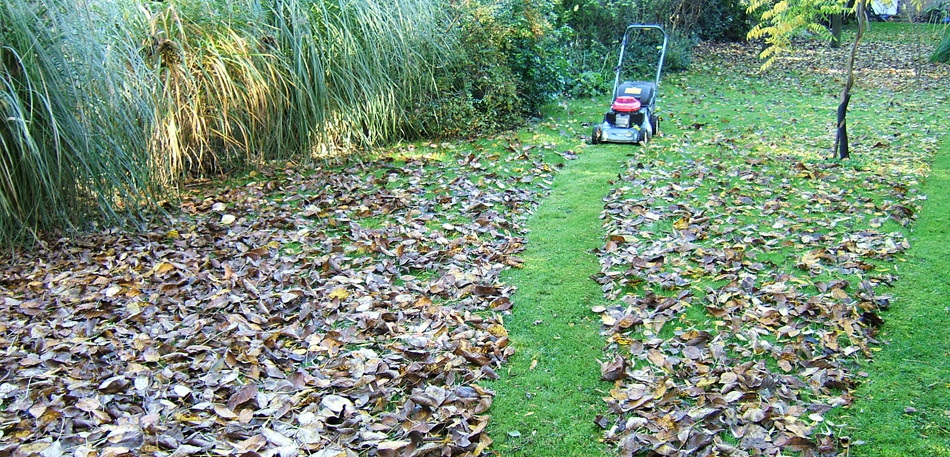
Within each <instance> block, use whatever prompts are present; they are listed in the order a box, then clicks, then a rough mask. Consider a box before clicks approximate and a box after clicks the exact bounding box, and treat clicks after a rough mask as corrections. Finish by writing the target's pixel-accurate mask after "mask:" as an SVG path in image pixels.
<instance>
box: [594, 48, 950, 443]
mask: <svg viewBox="0 0 950 457" xmlns="http://www.w3.org/2000/svg"><path fill="white" fill-rule="evenodd" d="M882 46H885V45H884V44H881V43H875V44H874V49H877V50H878V51H882V50H881V49H878V48H880V47H882ZM830 52H831V51H829V52H825V51H822V50H819V49H811V50H809V52H808V53H807V54H808V56H806V57H805V58H799V59H796V60H794V61H791V63H790V67H791V69H790V70H789V69H786V70H787V71H785V72H777V73H770V74H766V75H760V74H759V75H757V74H754V73H755V72H749V74H747V75H737V74H735V72H728V76H729V78H724V79H717V78H714V76H715V75H716V74H717V73H722V70H721V68H723V63H724V62H731V65H742V66H743V68H754V67H755V66H756V64H755V62H756V60H755V55H754V51H753V50H752V49H751V47H749V46H746V47H743V46H716V47H715V48H711V49H708V50H706V52H705V55H704V57H703V58H701V59H700V61H699V62H698V66H700V67H702V68H703V70H702V71H703V72H704V73H706V74H707V76H708V78H707V80H708V81H713V83H712V84H711V85H709V86H708V87H706V86H697V81H696V80H695V79H692V78H689V77H685V78H676V77H673V78H671V79H672V81H671V83H672V84H675V85H678V86H679V88H680V90H679V91H678V93H675V94H674V95H672V96H671V98H672V99H674V100H673V102H672V103H670V98H668V99H667V103H669V104H671V105H673V104H678V105H679V106H680V109H681V110H684V112H682V113H675V112H674V113H671V114H670V115H669V116H670V117H671V118H672V119H671V121H672V123H673V124H676V125H677V126H678V128H679V129H680V130H681V131H682V135H681V136H678V137H675V138H671V139H669V140H665V141H664V142H666V143H668V145H665V146H663V145H660V144H659V142H657V143H654V144H651V145H650V146H648V147H647V148H645V149H643V150H641V153H639V154H637V157H636V158H634V159H632V160H631V161H630V162H629V166H628V169H627V170H626V171H625V172H624V173H622V174H621V176H620V179H619V180H618V181H617V183H616V185H615V188H614V189H613V191H612V193H611V194H610V195H609V196H607V198H605V210H604V212H603V217H604V219H605V222H604V224H605V227H606V229H607V232H608V235H607V237H606V239H605V243H604V246H603V247H602V248H601V249H600V250H599V252H598V254H599V256H600V260H601V266H602V271H601V273H600V274H598V275H596V276H595V277H594V279H595V280H596V281H597V282H598V283H600V284H601V286H602V289H603V291H604V294H605V296H606V297H607V298H608V299H609V300H611V304H610V305H609V306H606V307H597V309H592V312H594V313H596V314H598V315H599V316H600V318H601V321H602V323H603V327H602V333H603V335H604V336H605V337H606V338H607V345H606V358H605V360H604V361H603V362H602V372H601V377H602V379H603V380H605V381H611V382H612V383H613V388H612V389H610V390H609V392H607V394H606V396H605V397H604V400H605V402H606V404H607V409H608V412H609V414H606V415H605V416H604V417H600V418H599V419H598V425H599V426H601V427H603V428H605V429H606V432H605V434H606V439H607V441H608V442H610V443H613V444H614V445H615V446H616V447H617V449H618V451H619V453H620V455H622V456H635V455H660V456H683V457H685V456H704V455H723V456H725V455H730V456H748V455H788V454H798V455H804V456H816V455H822V456H824V455H835V454H837V453H839V452H841V450H842V449H843V448H846V447H847V446H848V445H849V444H850V443H849V441H848V439H847V437H846V436H841V433H840V430H841V426H842V424H833V423H831V422H830V421H829V420H827V419H825V413H826V412H827V411H829V410H830V409H831V408H835V407H842V406H846V405H849V404H850V403H851V402H852V397H851V391H852V389H853V388H854V387H855V386H856V384H857V383H859V382H860V381H861V376H862V373H861V372H859V371H858V370H857V368H858V365H857V360H858V359H859V358H865V357H870V356H871V355H872V353H873V351H874V350H876V349H877V347H876V345H877V344H878V343H879V341H877V340H876V339H875V337H876V331H877V328H878V327H879V326H880V325H881V324H882V322H883V320H882V318H881V317H880V315H879V312H880V310H882V309H885V308H887V307H888V306H889V305H890V301H891V297H890V296H888V295H887V294H885V293H883V292H881V290H882V288H883V286H886V285H888V284H890V283H892V282H893V281H894V280H896V279H897V273H898V272H899V270H898V265H899V262H900V261H901V254H902V253H903V252H904V251H906V250H907V249H908V247H909V242H908V240H907V239H906V237H905V235H904V229H906V227H908V225H909V224H910V223H911V222H912V221H913V220H914V218H915V217H916V215H917V213H918V212H919V209H920V201H921V199H923V198H924V197H923V196H921V195H919V194H918V188H919V181H920V180H921V179H922V178H923V177H924V176H926V174H927V172H928V163H929V161H930V158H931V157H932V156H933V154H934V153H935V151H936V145H937V142H938V136H939V135H942V134H944V133H945V132H944V130H943V129H942V128H941V127H940V125H938V122H939V121H938V119H940V118H941V115H940V114H939V113H941V112H943V113H945V112H946V110H945V109H944V108H943V107H942V105H941V103H943V104H945V103H946V94H945V93H943V95H942V96H941V95H938V96H933V95H932V94H930V93H927V92H919V93H909V92H904V93H901V94H900V95H899V96H893V97H892V99H889V100H881V99H876V100H875V101H874V102H861V103H859V104H858V105H857V106H856V107H853V109H852V115H851V118H852V124H853V127H852V129H853V135H855V139H854V140H853V142H854V143H855V144H856V145H857V149H858V152H857V153H856V154H855V156H854V159H853V160H852V161H850V162H834V161H827V160H825V158H826V157H828V156H830V152H828V151H826V150H825V149H826V148H827V145H828V144H830V141H831V137H830V130H831V127H833V126H829V129H828V130H829V131H828V132H825V131H823V130H822V131H815V126H816V125H823V124H822V123H823V122H824V120H825V119H828V120H829V121H828V123H831V120H833V112H834V111H833V110H834V107H835V106H836V101H835V94H834V93H833V91H835V90H836V89H837V87H836V86H835V85H834V83H833V82H832V83H830V84H832V85H831V86H829V85H828V84H827V83H828V81H827V80H826V79H823V78H834V77H835V76H834V75H833V74H832V73H831V72H827V71H824V72H818V71H815V69H816V68H819V67H820V68H827V64H826V63H825V62H830V61H834V59H832V58H830V56H829V53H830ZM895 52H896V54H897V55H904V56H905V57H906V52H905V51H903V50H896V51H895V50H890V51H889V52H888V53H883V52H881V53H882V54H886V55H888V56H894V55H895ZM902 53H903V54H902ZM892 58H893V57H892ZM902 63H903V67H907V66H909V65H910V64H908V63H907V62H906V61H903V62H902ZM888 65H893V64H891V63H887V64H881V65H877V64H874V65H871V66H870V69H869V70H868V71H867V72H866V74H865V75H864V76H863V78H864V79H862V84H863V85H866V87H870V88H871V90H873V89H875V88H882V89H887V88H895V87H902V86H903V87H906V86H907V85H908V84H909V83H908V80H907V75H906V74H905V73H906V72H903V73H902V72H900V71H894V72H887V71H884V69H885V68H887V67H888ZM895 68H898V69H899V68H902V66H895ZM879 70H880V71H879ZM924 71H925V74H924V75H923V79H924V80H925V84H926V85H930V86H933V85H934V84H936V85H937V86H939V85H940V84H939V78H941V77H942V78H944V79H943V81H944V83H943V84H945V81H946V78H945V76H946V68H941V67H937V66H924ZM723 74H724V73H723ZM724 75H725V74H724ZM815 75H819V76H815ZM821 75H824V76H821ZM828 75H831V76H828ZM933 75H938V76H937V77H934V78H931V76H933ZM940 75H942V76H940ZM816 78H817V79H816ZM821 80H823V81H825V83H826V84H825V85H822V84H820V83H817V82H816V81H821ZM935 81H936V82H935ZM822 87H827V88H828V89H827V91H828V92H827V94H824V95H823V94H822V90H823V89H821V88H822ZM762 93H781V94H783V95H782V97H783V101H782V102H781V103H775V104H772V105H769V106H761V105H756V104H755V103H756V102H755V100H756V99H757V98H758V99H759V100H761V94H762ZM710 94H716V96H715V97H710ZM791 97H794V98H795V99H796V100H799V102H796V103H800V106H798V107H796V109H790V108H789V101H788V100H789V99H790V98H791ZM860 97H861V98H863V97H871V95H868V94H866V93H865V94H862V95H860ZM856 100H859V99H857V98H856ZM759 103H761V102H759ZM852 104H853V105H854V103H852ZM824 105H827V107H824ZM922 111H927V112H931V113H932V114H931V115H930V116H922V115H921V112H922ZM862 112H863V113H864V114H863V115H862V114H860V113H862ZM855 113H859V114H855ZM861 116H863V117H861ZM858 118H860V120H856V119H858ZM750 119H751V123H750V122H749V120H750ZM868 119H871V121H869V120H868ZM887 119H890V120H891V121H888V120H887ZM887 122H891V124H894V123H898V124H899V125H900V128H896V129H894V128H892V129H884V130H883V131H882V130H879V129H878V127H877V126H878V125H880V124H883V123H887ZM868 130H872V131H871V132H870V133H868Z"/></svg>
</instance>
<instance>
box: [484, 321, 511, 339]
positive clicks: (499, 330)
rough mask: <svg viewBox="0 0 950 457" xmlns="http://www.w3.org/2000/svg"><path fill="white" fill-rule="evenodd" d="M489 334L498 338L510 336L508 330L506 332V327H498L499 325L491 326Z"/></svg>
mask: <svg viewBox="0 0 950 457" xmlns="http://www.w3.org/2000/svg"><path fill="white" fill-rule="evenodd" d="M488 333H491V334H492V335H494V336H496V337H498V338H502V337H505V336H508V330H505V327H502V326H501V325H498V324H492V325H489V326H488Z"/></svg>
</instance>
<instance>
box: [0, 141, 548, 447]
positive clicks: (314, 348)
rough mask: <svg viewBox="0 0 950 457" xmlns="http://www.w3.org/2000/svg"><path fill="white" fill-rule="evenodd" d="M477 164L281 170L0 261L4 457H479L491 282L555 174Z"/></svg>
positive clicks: (445, 152)
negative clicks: (119, 226) (136, 228)
mask: <svg viewBox="0 0 950 457" xmlns="http://www.w3.org/2000/svg"><path fill="white" fill-rule="evenodd" d="M482 143H491V144H488V145H487V147H490V148H492V150H491V151H489V152H485V151H484V149H485V147H486V146H485V145H480V144H482ZM482 143H472V145H471V147H469V146H468V145H465V146H464V147H463V148H458V149H457V147H456V145H453V144H432V145H428V146H422V147H421V149H422V150H421V151H413V150H412V149H413V147H412V146H409V147H404V148H403V150H401V151H397V152H398V153H399V154H402V155H403V156H404V157H401V158H399V159H398V160H395V159H393V158H387V159H381V160H379V161H377V162H371V163H368V164H355V165H352V166H349V167H348V168H344V169H333V168H317V169H316V170H308V171H303V170H302V169H301V167H299V166H297V165H295V164H288V165H286V166H285V167H270V168H266V169H263V170H261V171H255V172H252V173H251V175H250V177H248V178H247V179H245V180H244V181H241V182H233V183H230V184H229V185H225V186H220V187H216V188H210V189H208V188H201V189H198V190H197V191H193V192H187V193H186V195H184V197H183V199H182V201H181V210H180V212H179V211H175V212H171V215H169V216H167V217H164V218H162V220H160V221H158V222H156V223H155V224H153V225H152V226H150V227H148V228H147V230H144V231H142V232H137V233H127V232H123V231H119V230H106V231H102V232H99V233H95V234H91V235H88V236H83V237H77V238H74V239H60V240H58V241H55V242H50V243H49V244H48V245H46V246H44V247H43V248H42V249H41V250H39V251H38V252H35V253H32V254H30V253H20V254H19V255H18V257H17V258H15V259H11V258H8V259H5V263H6V264H7V265H8V266H7V267H5V268H4V269H3V276H2V279H0V314H2V316H3V319H2V321H0V334H2V336H0V341H2V343H3V350H2V352H0V360H2V367H3V368H2V372H0V405H2V407H0V454H3V455H16V456H27V455H43V456H45V457H50V456H58V455H67V454H71V455H76V456H79V455H98V456H122V455H175V456H179V455H180V456H184V455H207V454H214V455H241V456H257V455H260V456H281V457H286V456H294V455H316V456H323V457H330V456H333V457H337V456H347V455H349V456H353V455H379V456H429V455H478V454H480V453H482V451H483V450H484V449H486V448H487V447H488V445H490V444H491V439H490V438H489V437H488V435H487V434H486V433H485V427H486V425H487V423H488V416H487V415H486V411H487V410H488V408H489V407H490V405H491V403H492V398H493V396H494V392H492V391H490V390H487V389H485V388H483V387H480V386H479V381H481V380H483V379H485V378H495V377H496V376H497V375H496V374H495V370H496V369H497V367H498V366H499V364H501V363H502V362H503V361H504V360H505V359H506V358H507V357H508V356H509V355H510V354H511V353H512V352H513V349H512V347H511V346H509V342H508V336H507V331H506V330H505V328H504V326H503V320H502V313H503V312H505V311H507V310H509V309H510V308H511V307H512V302H511V295H512V293H513V292H514V287H513V286H511V285H508V284H503V283H501V282H500V280H499V274H500V273H501V272H502V271H503V270H505V269H507V268H511V267H518V266H520V264H521V262H522V261H521V260H520V259H519V258H518V257H517V254H518V253H519V252H520V251H521V250H522V243H523V240H522V237H521V236H522V232H523V230H524V228H523V221H524V219H525V218H526V215H527V214H529V213H530V211H531V210H532V208H533V207H534V206H535V204H536V203H537V201H538V200H539V198H540V197H541V195H542V194H543V193H544V192H545V191H546V189H547V184H546V183H549V182H550V179H551V176H552V175H553V173H554V172H555V171H556V167H557V165H556V164H558V163H561V162H562V160H563V159H561V158H560V156H558V155H557V154H558V153H557V152H556V151H553V146H551V145H536V144H532V145H523V144H522V143H521V142H520V141H519V140H518V139H516V138H515V137H513V135H509V136H504V135H503V136H499V137H496V138H494V139H490V140H488V141H483V142H482ZM467 149H472V150H474V152H467ZM480 149H481V150H480ZM499 151H500V152H499ZM436 155H441V156H442V157H444V158H443V159H442V160H436V159H433V158H431V157H434V156H436Z"/></svg>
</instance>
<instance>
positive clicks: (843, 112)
mask: <svg viewBox="0 0 950 457" xmlns="http://www.w3.org/2000/svg"><path fill="white" fill-rule="evenodd" d="M855 8H856V11H857V15H858V31H857V33H856V34H855V35H854V43H852V44H851V53H850V54H849V55H848V79H847V80H846V81H845V83H844V90H842V91H841V102H840V103H839V104H838V124H837V126H838V127H837V129H836V130H835V157H837V158H839V159H847V158H850V157H851V153H850V152H849V150H848V103H849V102H850V101H851V87H852V86H854V57H855V55H856V54H857V53H858V45H859V44H861V38H862V37H863V36H864V31H865V30H866V29H867V25H868V19H867V16H865V14H864V13H865V11H864V1H862V0H858V1H857V2H855Z"/></svg>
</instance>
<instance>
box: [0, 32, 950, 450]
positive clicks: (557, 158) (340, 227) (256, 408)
mask: <svg viewBox="0 0 950 457" xmlns="http://www.w3.org/2000/svg"><path fill="white" fill-rule="evenodd" d="M904 41H906V40H904ZM844 52H846V51H845V50H841V51H836V53H833V54H832V53H830V52H829V51H827V50H825V49H823V48H821V47H818V46H810V47H807V48H806V49H805V52H802V53H799V54H797V55H795V56H792V57H790V58H788V59H785V60H784V63H785V65H786V67H785V68H782V69H776V70H774V71H773V72H772V73H769V74H766V75H759V74H756V72H755V70H754V69H755V68H756V67H757V66H758V61H757V60H756V58H755V56H754V51H753V49H752V48H750V47H743V46H722V45H720V46H709V47H706V48H705V49H703V50H702V55H701V56H700V58H699V59H698V61H697V69H696V70H695V71H693V72H690V73H685V74H680V75H670V76H669V78H668V79H665V80H664V86H663V90H662V92H661V109H662V110H663V113H664V119H663V128H664V130H665V131H666V135H665V136H663V137H661V138H658V139H657V141H655V142H654V143H653V144H651V145H650V146H647V147H645V148H637V147H627V146H622V147H621V146H598V147H604V148H615V149H616V150H617V151H622V152H619V154H629V155H631V156H632V157H633V159H632V160H631V161H630V162H629V167H628V168H627V169H626V170H618V171H621V174H620V176H619V178H618V180H617V181H616V182H615V188H614V189H613V191H612V192H610V193H609V195H607V196H606V198H605V207H604V217H605V226H606V229H607V232H608V235H607V237H606V239H605V245H604V246H603V247H602V248H601V249H600V250H599V255H600V260H601V266H602V272H601V273H600V274H599V275H597V281H598V282H599V283H600V284H601V286H602V288H603V291H604V293H605V295H606V297H607V299H608V305H607V306H598V307H596V308H595V309H594V312H593V313H591V314H590V316H591V317H592V318H596V319H599V320H600V321H601V322H602V323H603V324H604V326H603V333H604V335H605V337H606V338H607V344H606V349H607V357H606V361H605V363H604V364H603V365H602V371H601V373H590V376H591V377H592V378H596V377H598V376H601V377H603V378H604V379H607V380H610V381H612V382H613V385H612V389H610V387H611V386H608V389H609V391H607V389H605V392H604V396H605V397H606V398H605V400H606V403H607V404H606V408H605V409H606V410H607V411H605V417H601V418H600V419H598V420H597V425H599V426H601V427H604V428H605V429H606V430H605V433H606V439H607V441H608V442H609V443H612V444H613V445H615V446H616V447H617V449H618V452H619V453H620V454H622V455H683V456H686V455H690V456H692V455H777V454H779V453H782V454H783V455H787V454H794V453H796V452H798V453H800V454H803V455H813V454H833V453H835V452H840V451H841V450H842V449H843V447H844V446H846V445H847V444H848V443H847V442H846V441H843V440H842V437H841V436H840V434H839V432H838V431H839V425H840V424H833V423H831V422H832V421H830V420H828V419H827V418H826V416H825V413H826V412H827V411H828V410H829V409H830V408H834V407H836V406H839V405H845V404H848V403H849V402H850V401H851V394H850V389H851V388H852V387H853V386H854V385H855V383H857V382H860V380H861V378H862V376H863V374H862V373H861V372H860V371H858V370H856V369H855V367H856V366H857V365H856V364H855V361H856V360H857V359H859V358H863V357H866V356H868V355H870V354H872V353H873V352H874V351H875V349H876V348H877V346H875V342H874V331H875V328H876V326H877V325H879V324H880V316H879V313H878V311H879V310H880V309H881V308H883V307H886V306H888V304H889V300H890V299H889V297H888V296H887V295H886V294H885V293H882V292H881V290H882V286H883V285H885V284H888V283H890V282H892V281H894V280H895V279H896V278H897V274H898V273H899V271H898V269H897V268H896V266H897V265H899V263H900V260H901V255H902V252H904V251H905V250H906V249H907V246H908V241H907V240H906V239H905V238H904V235H903V234H902V233H903V232H902V230H903V229H904V226H905V225H906V224H908V223H910V222H911V221H912V220H913V219H914V217H915V216H916V214H917V213H918V212H919V206H920V205H919V204H920V199H921V196H920V195H919V192H918V183H919V180H920V179H921V178H922V177H924V176H925V175H926V174H927V172H928V165H927V164H928V163H929V159H930V156H931V155H932V153H933V151H934V149H935V147H936V144H937V138H938V136H939V135H943V134H944V133H945V127H944V126H942V125H940V123H941V121H942V120H943V119H946V118H948V116H950V110H948V108H947V106H948V105H947V101H948V100H947V93H948V91H947V90H946V88H947V86H946V85H947V81H948V77H950V75H948V71H947V67H946V66H943V67H937V66H931V65H926V64H925V65H923V66H922V67H921V68H922V70H923V73H922V74H921V76H920V79H919V80H918V79H917V78H916V76H915V73H914V65H913V63H911V62H909V57H912V56H911V55H910V51H909V48H907V47H903V48H899V49H898V48H895V46H894V44H893V43H890V42H886V41H873V40H872V41H869V42H868V43H866V46H865V47H864V48H863V50H862V54H861V57H860V59H863V62H864V63H865V64H866V66H865V67H864V68H865V70H863V71H862V73H861V74H860V78H861V79H860V82H859V84H858V86H857V88H856V94H855V97H854V99H853V101H852V111H851V122H852V123H851V131H852V139H853V142H854V147H855V152H854V154H855V158H854V159H853V160H851V161H849V162H843V163H839V162H832V161H828V160H826V158H827V157H828V156H829V155H830V152H829V151H828V146H829V145H830V144H831V139H832V136H831V135H832V125H831V123H832V119H833V113H834V110H835V108H836V106H837V97H838V90H840V80H841V73H840V70H839V68H841V65H840V64H841V58H842V56H843V53H844ZM789 68H790V69H791V70H789ZM603 105H606V103H604V104H603ZM566 106H567V108H568V110H570V109H571V105H566ZM585 109H586V108H585ZM595 117H596V116H595ZM591 120H594V119H591ZM545 124H546V125H545V126H544V128H546V129H549V130H552V131H553V132H555V133H554V134H556V135H559V136H560V137H563V138H568V139H573V140H576V141H578V142H579V141H581V138H578V135H576V133H575V132H574V127H577V126H571V127H570V128H567V127H564V126H561V125H557V123H556V122H552V121H550V120H549V121H546V122H545ZM536 127H537V126H536ZM518 138H519V137H518V136H516V135H515V134H506V135H501V136H498V137H495V138H489V139H483V140H479V141H474V142H459V143H453V144H433V145H419V146H416V147H411V146H403V147H400V148H398V149H397V150H396V151H393V152H392V154H390V155H388V157H389V158H385V159H380V160H375V161H368V162H366V163H363V164H354V165H351V166H349V167H347V168H339V167H316V168H314V169H308V168H306V167H302V166H300V165H297V164H289V165H285V166H280V167H276V168H273V167H272V168H266V169H262V170H259V171H258V172H254V173H251V174H250V175H249V176H247V177H245V178H243V179H241V180H239V181H231V182H228V183H224V184H221V185H217V186H213V187H209V186H202V187H198V188H195V189H192V190H191V191H188V192H186V193H185V195H184V196H183V198H182V201H181V204H180V208H174V209H170V210H169V213H170V215H169V216H167V217H163V218H161V219H160V220H157V221H156V222H155V224H153V225H152V226H150V227H147V228H145V229H143V230H141V231H136V232H123V231H117V230H107V231H101V232H99V233H95V234H91V235H86V236H77V237H75V238H71V239H62V240H58V241H55V242H50V243H49V244H48V245H46V246H44V247H43V248H42V249H41V250H39V251H37V252H34V253H19V254H18V255H17V256H16V257H10V256H5V257H3V258H2V259H0V262H2V263H3V265H4V267H3V269H2V271H0V330H2V331H0V342H2V343H3V344H2V346H0V347H2V349H0V455H17V456H20V455H22V456H28V455H43V456H45V457H52V456H58V455H76V456H86V455H98V456H120V455H242V456H255V455H262V456H274V455H280V456H292V455H317V456H323V457H329V456H333V457H337V456H345V455H350V456H352V455H370V456H373V455H380V456H396V455H399V456H403V455H411V456H434V455H478V454H480V453H483V451H486V449H488V451H487V452H491V449H492V448H490V447H489V446H490V444H491V439H490V438H489V437H488V435H487V434H486V432H485V430H486V426H487V424H488V421H489V414H490V413H491V412H492V410H490V409H489V407H490V405H491V404H492V401H493V398H494V396H495V393H494V392H492V391H490V390H488V389H486V388H485V387H484V386H485V385H486V383H482V382H480V381H483V380H485V379H494V378H495V377H496V374H495V373H496V370H497V369H498V368H499V366H500V365H501V364H502V363H503V362H504V361H505V360H506V359H507V357H508V356H509V355H511V353H512V351H514V350H518V348H513V347H512V346H511V345H510V343H509V339H508V330H506V328H505V327H504V325H503V324H504V321H503V320H502V316H503V315H504V313H506V312H508V311H509V310H510V309H512V308H514V309H516V308H517V306H518V305H517V302H518V300H517V296H516V295H515V296H513V295H512V294H513V293H514V290H515V288H514V286H513V285H511V284H504V283H502V282H501V281H500V280H499V274H500V273H501V272H502V271H503V270H505V269H508V268H512V267H519V266H520V265H521V264H522V262H523V261H522V259H520V258H519V257H518V256H519V252H521V250H522V247H523V246H522V244H523V242H524V239H523V238H522V237H521V236H522V235H523V233H524V227H525V226H524V222H525V218H526V216H527V214H528V213H530V212H531V210H532V208H534V206H535V204H536V203H537V202H538V201H539V200H540V199H541V198H542V197H543V195H544V194H545V192H546V190H547V189H548V187H549V184H550V179H551V178H552V176H553V173H554V171H555V170H556V168H557V166H558V164H561V163H563V161H564V159H573V158H576V157H577V155H576V154H575V152H576V153H577V154H581V158H582V159H583V153H584V148H582V147H578V148H564V147H562V146H560V145H559V146H558V147H554V146H553V143H551V142H547V141H544V140H539V139H538V137H536V136H535V137H532V136H530V132H529V135H528V136H527V137H525V136H522V137H521V138H523V141H524V143H522V142H521V141H519V139H518ZM527 138H531V141H530V142H529V141H528V139H527ZM563 138H561V140H563ZM564 141H565V142H566V141H567V140H564ZM591 147H593V146H591ZM578 280H579V281H584V280H587V279H586V278H578ZM554 292H555V293H556V291H554ZM571 325H572V326H573V325H574V324H573V322H572V323H571ZM600 355H601V352H600V348H599V347H594V348H591V357H598V356H600ZM533 368H534V365H530V366H529V368H528V370H529V371H530V370H531V369H533ZM556 382H557V380H552V383H553V384H556ZM561 387H564V386H557V385H554V386H553V387H552V389H554V390H556V389H559V388H561ZM568 387H569V388H564V389H563V391H564V392H569V391H571V390H572V389H576V386H568ZM500 388H501V387H499V389H500ZM520 395H524V391H521V393H520ZM538 416H540V415H538ZM530 417H534V416H530ZM520 420H522V421H527V420H530V418H529V417H527V416H526V417H522V418H521V419H520ZM533 427H534V426H533V425H530V424H528V425H526V430H530V429H532V428H533ZM509 436H510V435H509ZM596 439H598V437H594V436H592V437H591V440H596ZM555 440H556V439H555ZM549 441H552V440H549ZM526 442H527V441H526ZM524 451H525V452H528V453H529V452H530V449H525V450H524Z"/></svg>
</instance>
